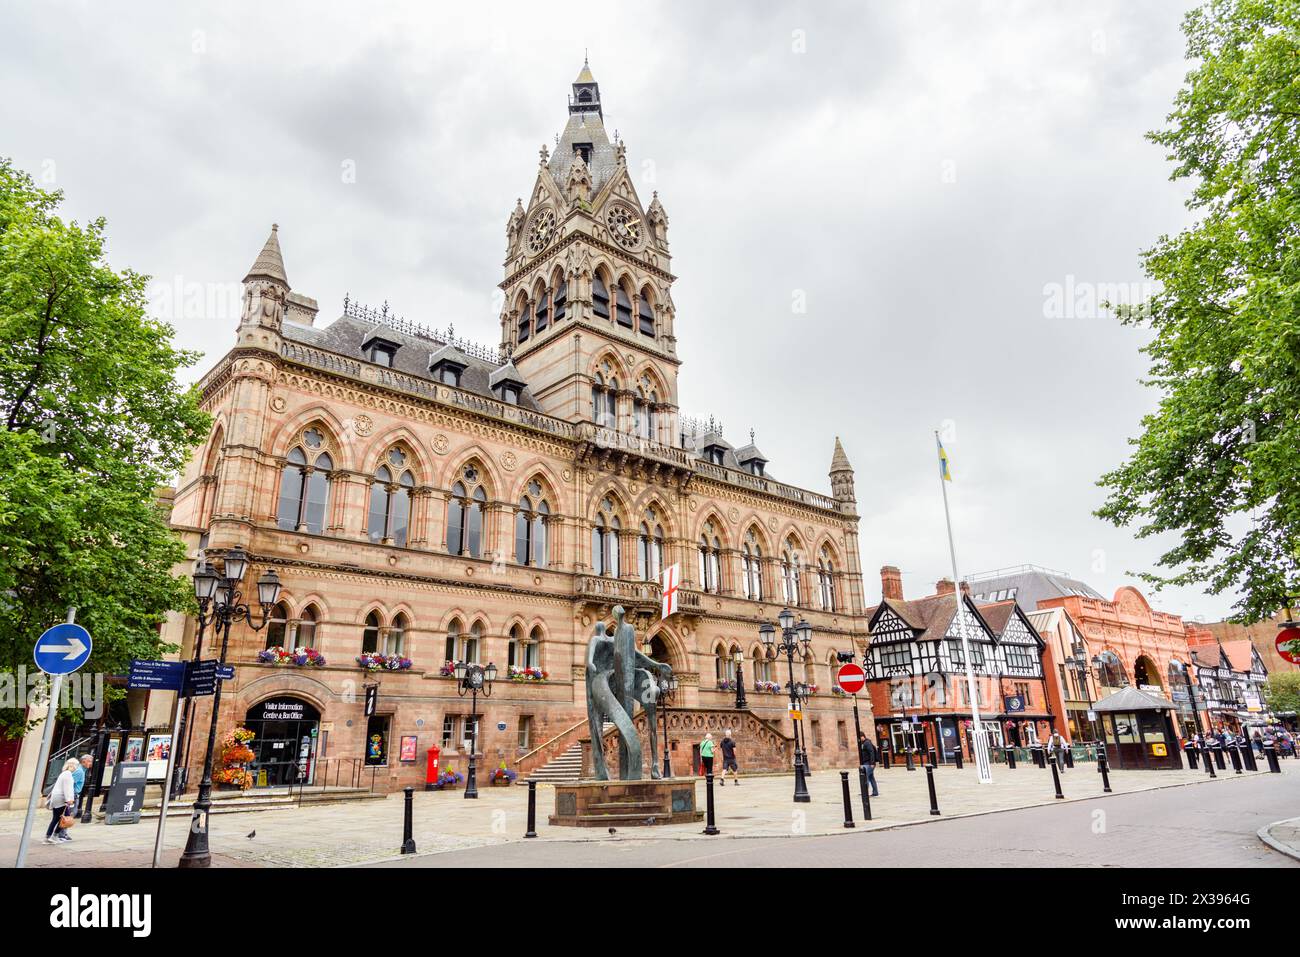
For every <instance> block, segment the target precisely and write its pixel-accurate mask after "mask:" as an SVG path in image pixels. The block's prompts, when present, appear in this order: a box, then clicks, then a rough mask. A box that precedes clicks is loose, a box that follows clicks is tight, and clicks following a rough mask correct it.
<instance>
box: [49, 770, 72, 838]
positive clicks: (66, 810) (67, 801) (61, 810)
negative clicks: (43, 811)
mask: <svg viewBox="0 0 1300 957" xmlns="http://www.w3.org/2000/svg"><path fill="white" fill-rule="evenodd" d="M78 767H80V765H79V764H78V762H77V759H76V758H69V759H68V760H67V761H65V762H64V764H63V770H62V771H60V772H59V776H58V778H57V779H56V780H55V782H54V787H53V788H52V789H51V790H50V796H49V798H48V799H47V800H48V802H49V804H48V807H49V809H50V826H49V827H47V828H46V829H45V843H46V844H61V843H66V842H67V841H71V840H72V838H70V837H68V835H67V834H65V833H64V831H63V829H64V828H66V827H71V826H72V823H73V820H74V819H73V817H72V807H73V802H75V801H76V798H77V785H76V783H75V782H74V781H73V779H72V772H73V770H74V769H76V768H78Z"/></svg>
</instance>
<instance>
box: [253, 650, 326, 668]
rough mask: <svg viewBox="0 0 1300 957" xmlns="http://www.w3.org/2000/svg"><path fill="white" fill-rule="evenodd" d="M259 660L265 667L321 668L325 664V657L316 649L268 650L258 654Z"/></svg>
mask: <svg viewBox="0 0 1300 957" xmlns="http://www.w3.org/2000/svg"><path fill="white" fill-rule="evenodd" d="M257 660H258V661H259V662H261V663H262V664H264V665H297V666H298V667H300V668H302V667H312V668H320V667H322V666H324V664H325V656H324V655H322V654H321V653H320V652H319V651H317V650H316V649H315V648H294V649H292V650H290V649H288V648H281V647H279V646H276V647H274V648H267V649H265V650H264V651H259V652H258V653H257Z"/></svg>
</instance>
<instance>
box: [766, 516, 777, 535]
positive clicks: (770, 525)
mask: <svg viewBox="0 0 1300 957" xmlns="http://www.w3.org/2000/svg"><path fill="white" fill-rule="evenodd" d="M767 527H768V528H770V529H771V530H772V531H774V532H775V531H776V518H775V517H773V518H769V519H768V520H767Z"/></svg>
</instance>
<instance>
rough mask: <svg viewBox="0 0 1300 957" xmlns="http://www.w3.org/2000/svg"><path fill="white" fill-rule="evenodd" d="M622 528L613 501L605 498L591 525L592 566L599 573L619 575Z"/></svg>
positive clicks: (615, 576) (612, 576)
mask: <svg viewBox="0 0 1300 957" xmlns="http://www.w3.org/2000/svg"><path fill="white" fill-rule="evenodd" d="M621 528H622V525H621V524H620V523H619V520H618V516H617V515H615V514H614V503H613V501H612V500H611V499H608V498H607V499H605V501H604V502H602V503H601V510H600V511H599V512H597V513H596V521H595V524H593V525H592V527H591V568H592V571H594V572H595V573H596V574H597V575H604V576H607V577H609V578H617V577H618V573H619V564H620V563H619V553H618V546H619V542H618V533H619V530H620V529H621Z"/></svg>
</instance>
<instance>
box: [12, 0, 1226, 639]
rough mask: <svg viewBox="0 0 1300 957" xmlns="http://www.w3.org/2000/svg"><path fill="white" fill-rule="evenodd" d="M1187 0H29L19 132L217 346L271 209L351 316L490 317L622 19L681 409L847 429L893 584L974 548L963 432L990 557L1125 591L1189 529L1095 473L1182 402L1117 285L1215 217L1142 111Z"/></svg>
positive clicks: (623, 102) (169, 304) (117, 251)
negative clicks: (508, 232) (1196, 216)
mask: <svg viewBox="0 0 1300 957" xmlns="http://www.w3.org/2000/svg"><path fill="white" fill-rule="evenodd" d="M1189 5H1190V4H1187V3H1185V2H1168V0H1161V2H1154V0H1147V2H1133V0H1119V2H1100V0H1098V2H1092V3H1088V4H1080V3H1073V2H1064V0H1054V2H1011V0H1006V2H974V0H951V2H937V0H927V2H902V0H891V2H874V3H867V4H864V3H862V2H860V0H855V2H843V3H827V2H818V3H808V4H805V5H798V4H781V3H738V2H737V3H731V4H708V5H707V6H701V5H700V4H698V3H690V2H681V3H663V4H655V5H650V6H647V5H644V4H636V5H633V4H619V3H611V4H604V5H601V6H600V8H599V10H600V15H599V16H598V17H597V16H595V15H593V10H594V9H595V8H594V7H593V6H592V5H591V4H566V3H561V2H553V3H547V4H522V3H521V4H511V5H506V4H488V5H483V4H437V5H434V4H427V3H410V4H403V3H383V4H360V3H348V4H323V3H319V2H317V3H301V4H297V3H275V4H267V3H245V2H223V3H211V4H184V5H180V4H172V3H157V4H147V3H132V4H130V5H127V4H118V3H99V2H95V3H91V2H87V3H80V4H73V3H47V4H41V5H39V6H38V5H29V6H26V7H22V8H18V7H16V6H14V5H10V6H8V7H7V8H6V11H5V13H4V14H3V26H4V29H3V30H0V87H2V88H3V89H4V90H5V95H4V97H3V98H2V99H0V155H8V156H10V157H11V158H12V159H13V160H14V162H15V163H16V164H17V165H18V166H20V167H22V168H25V169H27V170H28V171H30V172H31V173H32V174H33V175H34V176H36V177H37V179H38V180H40V181H42V182H45V183H47V184H52V185H57V186H58V187H60V188H62V189H64V190H65V191H66V194H67V202H66V205H65V213H66V214H67V215H69V216H71V217H73V218H79V219H84V218H87V217H91V216H98V215H103V216H106V217H107V218H108V221H109V236H110V239H111V249H110V252H111V257H112V260H113V262H114V264H115V265H117V266H119V267H123V266H130V267H132V268H134V269H136V270H139V271H141V272H146V273H149V274H151V275H152V276H154V277H155V283H156V285H155V289H154V293H155V296H154V298H155V302H156V303H157V308H158V310H159V312H160V313H162V314H165V315H167V316H168V317H170V318H171V319H172V320H173V321H174V322H175V324H176V326H177V329H178V333H179V338H180V340H181V342H182V343H183V344H184V345H185V346H187V347H190V348H195V349H200V350H203V351H204V352H205V353H206V355H207V358H206V359H205V360H204V361H203V362H202V363H201V364H200V369H199V370H196V372H195V375H197V374H198V373H199V372H200V371H202V370H203V369H206V368H207V367H208V366H209V365H210V364H211V362H212V361H214V360H215V359H216V358H217V357H218V356H219V355H220V354H221V353H222V352H223V351H224V350H225V349H227V348H228V347H229V345H230V344H231V342H232V339H233V334H232V333H233V322H234V318H235V316H237V297H238V291H239V287H238V282H239V280H240V279H241V278H242V277H243V275H244V272H245V271H246V270H247V268H248V265H249V264H250V263H251V262H252V260H253V258H254V257H255V255H256V253H257V251H258V250H259V249H260V247H261V245H262V243H263V241H264V240H265V238H266V234H267V232H268V230H269V227H270V224H271V223H272V222H278V223H279V224H280V238H281V243H282V246H283V249H284V256H285V262H286V267H287V270H288V274H289V279H290V281H291V283H292V285H293V287H294V289H295V290H296V291H298V292H300V293H303V294H305V295H309V296H313V297H315V298H316V299H318V300H319V301H320V303H321V311H322V320H325V319H328V318H330V317H332V316H334V315H337V314H338V312H339V310H340V309H341V304H342V300H343V296H344V294H345V293H350V294H351V295H352V296H353V297H354V298H358V299H360V300H362V301H365V302H370V303H376V304H378V303H380V302H382V301H384V300H387V301H388V302H389V303H390V304H391V305H392V306H393V308H394V309H395V310H396V311H397V312H399V313H401V314H402V315H405V316H406V317H408V318H410V319H413V320H416V321H419V322H423V323H425V324H427V325H431V326H437V327H443V326H446V325H447V324H448V323H454V324H455V326H456V329H457V332H458V333H459V334H463V335H467V336H469V337H471V338H475V339H478V340H481V341H485V342H492V341H495V339H496V338H497V335H498V326H497V312H498V304H497V300H496V298H495V295H496V292H497V290H496V283H497V282H498V281H499V280H500V279H501V275H502V273H501V263H502V259H503V257H504V249H505V233H504V226H505V221H506V217H507V216H508V214H509V212H510V210H511V209H512V208H513V206H514V201H515V197H516V196H523V195H527V193H528V191H529V189H530V188H531V186H532V182H533V178H534V175H535V169H536V164H537V151H538V149H539V147H540V146H541V145H542V144H543V143H547V144H551V143H552V142H553V137H554V134H555V133H556V132H557V131H558V130H559V129H560V128H561V127H562V125H563V123H564V121H565V119H566V115H567V114H566V97H567V95H568V93H569V84H570V83H571V82H572V81H573V79H574V77H575V75H576V74H577V72H578V70H579V68H580V67H581V65H582V58H583V51H584V49H589V50H590V57H591V68H592V71H593V72H594V74H595V76H596V79H597V80H598V81H599V82H600V84H601V94H602V98H603V100H604V103H605V116H606V125H607V126H608V127H609V128H610V129H611V130H613V129H617V130H619V132H620V133H621V135H622V136H623V138H624V140H625V142H626V143H627V146H628V154H629V163H630V165H631V166H632V168H633V169H634V170H635V171H636V172H637V175H638V176H639V181H638V184H639V189H640V191H641V193H642V195H643V196H644V197H645V199H646V200H647V201H648V199H649V192H650V190H652V189H658V190H659V192H660V198H661V200H662V201H663V203H664V205H665V208H666V209H667V212H668V215H669V217H670V219H671V227H670V233H669V235H670V238H671V240H672V250H673V257H674V260H673V265H674V270H675V272H676V273H677V275H678V276H679V277H680V278H679V280H678V282H677V284H676V286H675V288H674V300H675V303H676V306H677V334H678V337H679V343H678V346H679V353H680V355H681V357H682V358H683V359H684V361H685V364H684V366H683V368H682V380H681V395H682V404H683V411H684V412H688V413H694V414H697V415H703V416H706V417H707V416H708V415H714V416H716V417H717V418H718V419H720V420H721V421H722V422H723V423H724V424H725V426H726V429H727V432H728V433H729V436H730V437H731V438H732V440H733V441H735V442H736V443H737V444H741V443H742V442H743V441H744V440H746V439H747V435H748V431H749V429H751V428H753V429H754V430H755V432H756V437H757V441H758V444H759V446H760V448H762V449H763V451H764V452H765V453H766V454H767V456H768V457H769V458H770V459H771V465H770V469H771V471H772V473H773V474H775V475H776V476H778V477H779V478H781V479H782V480H785V481H789V482H792V483H795V484H799V485H803V486H806V487H810V488H814V489H819V490H828V489H829V481H828V478H827V474H826V473H827V468H828V466H829V462H830V457H831V450H832V446H833V442H834V438H835V436H836V435H839V436H841V438H842V440H843V442H844V445H845V448H846V449H847V451H848V454H849V457H850V459H851V460H852V462H853V464H854V466H855V468H856V470H857V489H858V501H859V505H860V510H861V513H862V560H863V565H864V568H866V569H867V584H868V594H869V595H870V596H871V597H873V598H874V597H876V596H877V595H878V594H879V583H878V579H877V576H876V569H877V568H878V567H879V566H880V565H882V564H886V563H890V564H897V565H899V566H900V567H901V568H902V569H903V572H904V583H905V588H906V590H907V592H908V593H909V594H912V595H920V594H923V593H928V591H929V589H930V587H931V586H932V584H933V582H934V581H935V580H936V579H937V578H939V577H940V576H943V575H946V574H948V553H947V543H946V539H945V536H944V527H943V511H942V502H941V499H940V490H939V483H938V479H937V472H936V465H935V451H934V438H933V430H935V429H936V428H943V429H945V431H946V434H948V440H947V441H946V443H945V444H946V445H947V447H948V449H949V452H950V455H951V457H952V461H953V469H954V473H955V478H956V481H955V482H954V483H953V485H952V486H951V492H952V500H953V507H954V524H955V529H956V533H957V547H958V557H959V559H960V560H961V567H962V570H963V572H964V573H965V572H976V571H981V570H987V569H992V568H997V567H1001V566H1009V565H1018V564H1021V563H1036V564H1040V565H1045V566H1048V567H1052V568H1057V569H1062V570H1066V571H1069V572H1071V573H1073V574H1074V575H1076V576H1078V577H1081V578H1084V579H1085V580H1087V581H1088V582H1090V583H1091V584H1093V585H1094V586H1095V587H1097V588H1099V589H1100V590H1101V591H1102V592H1103V593H1106V594H1110V593H1111V592H1112V591H1113V590H1114V589H1115V588H1116V587H1118V586H1119V585H1121V584H1123V583H1125V582H1127V581H1131V579H1130V578H1129V577H1128V575H1127V573H1128V572H1129V571H1132V570H1134V569H1138V568H1145V567H1149V564H1150V562H1151V561H1152V559H1153V558H1154V557H1155V556H1156V555H1157V554H1158V552H1159V546H1158V543H1156V542H1152V541H1145V542H1138V541H1135V540H1134V538H1133V535H1132V533H1131V532H1129V531H1127V530H1119V529H1113V528H1111V527H1109V526H1108V525H1105V524H1103V523H1101V522H1100V521H1098V520H1097V519H1095V518H1093V517H1092V514H1091V513H1092V511H1093V509H1094V508H1096V507H1097V506H1098V505H1099V504H1100V503H1101V501H1102V498H1103V496H1102V493H1101V490H1100V489H1098V488H1096V486H1095V481H1096V479H1097V477H1098V476H1099V475H1101V474H1102V473H1103V472H1104V471H1106V470H1107V469H1109V468H1112V467H1114V466H1115V465H1116V464H1117V463H1118V462H1119V461H1120V460H1121V459H1122V457H1123V456H1124V454H1125V451H1126V438H1127V437H1128V436H1130V435H1132V434H1135V432H1136V429H1137V425H1138V421H1139V418H1140V417H1141V415H1142V414H1143V413H1144V412H1146V411H1148V410H1149V409H1150V408H1151V407H1152V406H1153V404H1154V396H1153V394H1152V393H1150V392H1149V391H1148V390H1146V389H1144V388H1143V387H1142V386H1141V385H1140V384H1139V383H1138V379H1139V377H1140V376H1141V375H1142V373H1143V371H1144V368H1145V366H1144V363H1143V361H1142V356H1141V354H1140V353H1139V351H1138V349H1139V347H1140V346H1141V345H1142V343H1143V341H1144V335H1143V333H1142V332H1140V331H1137V330H1132V329H1124V328H1121V327H1120V326H1119V325H1118V323H1117V322H1116V321H1115V320H1114V319H1113V318H1111V317H1110V316H1108V315H1107V314H1106V313H1104V312H1103V311H1102V310H1101V309H1100V308H1099V307H1098V306H1097V305H1096V304H1095V300H1096V299H1098V298H1102V299H1104V298H1108V297H1110V298H1114V297H1115V296H1116V295H1119V296H1120V297H1121V298H1126V299H1131V298H1133V297H1135V296H1138V295H1140V294H1141V290H1142V288H1143V286H1142V283H1143V275H1142V273H1141V269H1140V264H1139V257H1138V254H1139V252H1140V250H1141V249H1143V248H1144V247H1146V246H1148V245H1150V244H1151V242H1152V241H1153V240H1154V239H1155V238H1156V237H1157V236H1159V235H1160V234H1161V233H1164V232H1169V231H1173V230H1177V229H1179V228H1180V227H1181V226H1182V225H1184V224H1185V223H1186V222H1187V213H1186V211H1185V210H1184V208H1183V205H1182V203H1183V198H1184V195H1185V191H1186V190H1185V187H1184V186H1183V185H1182V184H1175V183H1171V182H1169V180H1168V175H1169V170H1170V166H1169V164H1168V163H1167V162H1166V161H1165V159H1164V157H1163V155H1162V152H1161V150H1160V149H1159V148H1158V147H1156V146H1154V145H1152V144H1150V143H1148V142H1147V141H1145V140H1144V138H1143V133H1144V132H1145V131H1147V130H1150V129H1153V128H1155V127H1157V126H1159V125H1160V124H1161V123H1162V122H1163V118H1164V116H1165V115H1166V114H1167V112H1168V110H1169V107H1170V103H1171V101H1172V97H1173V95H1174V93H1175V91H1176V90H1177V89H1178V86H1179V84H1180V82H1181V80H1182V77H1183V75H1184V73H1185V72H1186V65H1185V63H1184V62H1183V60H1182V54H1183V44H1182V36H1181V34H1180V32H1179V29H1178V26H1179V22H1180V20H1181V17H1182V14H1183V12H1184V10H1185V9H1186V8H1187V6H1189ZM706 10H707V17H706V16H705V11H706ZM349 171H355V175H354V176H350V175H347V174H348V173H349ZM1232 600H1233V598H1232V596H1228V595H1224V596H1219V597H1210V596H1205V595H1201V594H1199V593H1198V592H1196V591H1193V590H1184V591H1166V592H1165V593H1163V594H1162V595H1160V596H1157V597H1155V598H1154V599H1153V603H1154V604H1156V606H1157V607H1160V608H1162V609H1163V610H1166V611H1170V612H1174V613H1177V614H1184V615H1187V616H1197V615H1201V616H1204V617H1206V618H1208V619H1210V620H1213V619H1217V618H1219V617H1221V616H1222V615H1223V614H1225V613H1226V612H1227V611H1228V609H1229V606H1230V604H1231V602H1232Z"/></svg>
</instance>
